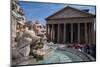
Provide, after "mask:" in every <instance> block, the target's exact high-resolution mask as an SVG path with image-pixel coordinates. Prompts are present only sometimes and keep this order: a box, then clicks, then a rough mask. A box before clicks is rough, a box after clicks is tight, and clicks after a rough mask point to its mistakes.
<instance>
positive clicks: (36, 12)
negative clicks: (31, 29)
mask: <svg viewBox="0 0 100 67" xmlns="http://www.w3.org/2000/svg"><path fill="white" fill-rule="evenodd" d="M19 5H20V7H21V9H22V10H23V11H24V13H25V17H26V20H27V21H35V20H37V21H39V22H40V23H41V24H46V21H45V18H47V17H48V16H50V15H52V14H53V13H55V12H57V11H59V10H60V9H62V8H64V7H66V6H71V7H74V8H77V9H80V10H84V9H89V12H90V13H92V14H95V7H94V6H86V5H85V6H82V5H68V4H57V3H41V2H30V1H29V2H28V1H19Z"/></svg>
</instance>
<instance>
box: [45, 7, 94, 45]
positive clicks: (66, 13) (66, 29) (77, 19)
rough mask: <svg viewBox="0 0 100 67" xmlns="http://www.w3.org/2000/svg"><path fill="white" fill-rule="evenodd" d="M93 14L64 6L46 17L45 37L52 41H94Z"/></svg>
mask: <svg viewBox="0 0 100 67" xmlns="http://www.w3.org/2000/svg"><path fill="white" fill-rule="evenodd" d="M95 18H96V17H95V15H93V14H90V13H88V12H86V11H82V10H78V9H76V8H73V7H69V6H67V7H65V8H63V9H61V10H60V11H58V12H56V13H54V14H53V15H51V16H49V17H47V18H46V21H47V24H46V25H47V37H48V39H49V40H51V41H53V42H54V43H90V44H92V43H95V35H94V33H95V30H94V23H95Z"/></svg>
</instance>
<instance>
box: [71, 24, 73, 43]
mask: <svg viewBox="0 0 100 67" xmlns="http://www.w3.org/2000/svg"><path fill="white" fill-rule="evenodd" d="M71 43H73V23H71Z"/></svg>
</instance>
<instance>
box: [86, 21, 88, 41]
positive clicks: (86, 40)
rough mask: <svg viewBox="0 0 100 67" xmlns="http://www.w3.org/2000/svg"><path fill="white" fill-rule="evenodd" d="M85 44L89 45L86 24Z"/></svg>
mask: <svg viewBox="0 0 100 67" xmlns="http://www.w3.org/2000/svg"><path fill="white" fill-rule="evenodd" d="M85 43H88V35H87V23H85Z"/></svg>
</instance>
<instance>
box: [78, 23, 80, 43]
mask: <svg viewBox="0 0 100 67" xmlns="http://www.w3.org/2000/svg"><path fill="white" fill-rule="evenodd" d="M78 43H80V23H78Z"/></svg>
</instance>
